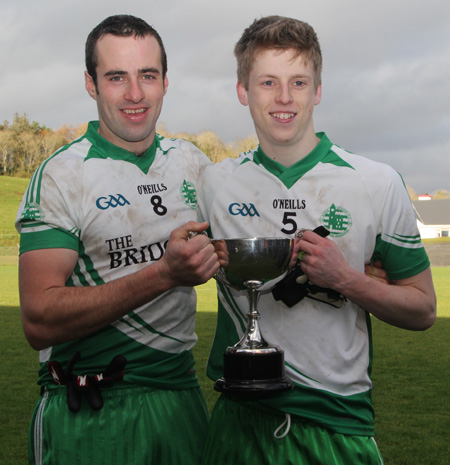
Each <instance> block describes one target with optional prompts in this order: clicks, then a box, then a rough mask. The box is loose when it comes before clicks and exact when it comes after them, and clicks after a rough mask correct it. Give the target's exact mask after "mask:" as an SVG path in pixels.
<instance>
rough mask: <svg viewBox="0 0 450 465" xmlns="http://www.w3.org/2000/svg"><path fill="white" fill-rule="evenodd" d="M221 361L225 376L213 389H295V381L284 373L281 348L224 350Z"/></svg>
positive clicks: (245, 391) (259, 391) (256, 391)
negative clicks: (268, 349)
mask: <svg viewBox="0 0 450 465" xmlns="http://www.w3.org/2000/svg"><path fill="white" fill-rule="evenodd" d="M223 361H224V370H223V374H224V377H223V378H220V379H219V380H218V381H217V382H216V383H215V385H214V389H215V390H216V391H219V392H228V393H236V394H251V395H256V394H258V395H269V394H273V393H278V392H284V391H290V390H292V389H293V388H294V383H293V382H292V381H291V380H290V379H289V378H287V377H286V376H285V375H284V352H283V351H282V350H275V351H273V349H272V350H271V351H269V352H264V351H260V350H254V351H253V350H251V349H246V350H241V351H237V352H225V354H224V357H223Z"/></svg>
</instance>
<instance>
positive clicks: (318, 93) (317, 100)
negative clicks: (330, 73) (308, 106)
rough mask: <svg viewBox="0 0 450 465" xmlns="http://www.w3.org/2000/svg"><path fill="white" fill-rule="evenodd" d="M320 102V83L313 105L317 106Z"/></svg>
mask: <svg viewBox="0 0 450 465" xmlns="http://www.w3.org/2000/svg"><path fill="white" fill-rule="evenodd" d="M321 101H322V83H320V84H319V85H318V87H317V90H316V98H315V101H314V105H319V103H320V102H321Z"/></svg>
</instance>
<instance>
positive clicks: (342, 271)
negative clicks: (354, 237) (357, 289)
mask: <svg viewBox="0 0 450 465" xmlns="http://www.w3.org/2000/svg"><path fill="white" fill-rule="evenodd" d="M297 249H298V250H299V252H300V253H301V252H303V253H302V255H301V262H300V267H301V269H302V271H303V272H304V273H305V274H306V276H307V277H308V280H309V281H311V282H312V283H313V284H315V285H317V286H320V287H325V288H331V289H337V288H339V287H340V285H341V283H342V282H345V281H346V280H347V279H348V270H349V268H350V265H349V264H348V263H347V261H346V260H345V258H344V256H343V255H342V253H341V251H340V250H339V248H338V246H337V245H336V244H335V242H334V241H332V240H330V239H328V238H323V237H320V236H319V235H318V234H316V233H314V232H313V231H309V230H308V231H305V232H304V233H303V235H302V238H301V239H300V240H299V241H298V243H297Z"/></svg>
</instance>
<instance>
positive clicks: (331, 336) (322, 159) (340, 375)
mask: <svg viewBox="0 0 450 465" xmlns="http://www.w3.org/2000/svg"><path fill="white" fill-rule="evenodd" d="M318 137H319V138H320V139H321V140H320V143H319V144H318V145H317V147H316V148H315V149H314V150H313V151H312V152H311V153H310V154H309V155H308V156H307V157H305V158H304V159H302V160H301V161H299V162H297V163H296V164H294V165H293V166H291V167H289V168H286V167H284V166H282V165H281V164H279V163H277V162H275V161H273V160H271V159H269V158H268V157H267V156H266V155H265V154H264V153H263V152H262V150H261V148H258V149H257V150H256V151H250V152H248V153H243V154H241V155H240V156H239V157H238V158H237V159H228V160H225V161H223V162H221V163H218V164H215V165H213V166H211V167H208V168H207V169H206V170H205V171H204V173H203V175H202V177H201V178H200V183H199V188H198V195H199V204H200V211H201V213H202V216H203V217H204V219H205V220H207V221H210V227H211V234H212V237H214V238H241V237H293V236H294V234H295V232H296V231H298V230H299V229H302V228H306V229H314V228H316V227H318V226H320V225H323V226H325V227H326V228H327V229H328V230H329V231H330V232H331V234H330V236H329V238H331V239H332V240H334V241H335V242H336V244H337V245H338V246H339V248H340V250H341V252H342V253H343V255H344V256H345V258H346V260H347V261H348V262H349V264H350V265H351V266H352V267H353V268H354V269H356V270H359V271H361V272H364V264H366V263H369V262H370V261H371V260H372V259H374V258H375V257H376V258H378V259H381V261H382V263H383V265H384V268H385V269H386V271H387V272H388V274H389V276H390V278H391V279H402V278H407V277H410V276H413V275H415V274H417V273H419V272H421V271H423V270H424V269H426V268H427V267H428V266H429V260H428V257H427V255H426V253H425V251H424V248H423V246H422V244H421V242H420V236H419V232H418V229H417V224H416V218H415V215H414V212H413V209H412V206H411V202H410V199H409V197H408V194H407V191H406V189H405V187H404V184H403V182H402V179H401V177H400V176H399V175H398V174H397V173H396V172H395V171H394V170H393V169H392V168H390V167H389V166H387V165H383V164H380V163H376V162H373V161H371V160H368V159H366V158H363V157H360V156H357V155H353V154H351V153H349V152H347V151H345V150H343V149H341V148H339V147H337V146H335V145H333V144H332V143H331V142H330V140H329V139H328V138H327V136H326V135H325V134H323V133H320V134H318ZM218 292H219V316H218V326H217V330H216V334H215V339H214V343H213V347H212V350H211V354H210V359H209V362H208V375H209V376H210V377H211V378H212V379H214V380H216V379H218V378H220V377H221V376H223V370H222V367H223V352H224V351H225V349H226V347H227V346H232V345H234V344H236V343H237V342H238V340H239V339H240V338H241V336H242V335H243V333H244V331H245V326H246V314H247V313H248V300H247V294H246V292H245V291H244V292H239V291H235V290H232V289H228V288H226V287H224V286H223V285H220V284H219V285H218ZM258 309H259V311H260V313H261V320H260V324H261V330H262V334H263V337H264V338H265V339H266V340H267V342H269V343H270V344H272V345H278V346H280V347H281V348H282V349H283V350H284V352H285V365H286V373H287V375H288V376H289V377H290V378H291V379H292V380H293V381H294V383H295V389H294V390H293V391H292V392H289V393H284V394H281V395H278V396H276V397H274V398H273V399H270V400H264V401H263V402H264V403H265V404H266V405H268V406H270V407H272V408H275V409H279V410H281V411H283V412H286V413H292V414H296V415H299V416H301V417H303V418H305V419H306V420H307V421H313V422H316V423H319V424H321V425H323V426H325V427H327V428H330V429H332V430H334V431H336V432H340V433H344V434H357V435H372V434H373V409H372V405H371V388H372V383H371V378H370V371H371V365H372V346H371V330H370V317H369V315H368V313H366V312H365V311H364V310H362V309H361V308H360V307H358V306H357V305H355V304H353V303H352V302H349V301H347V302H346V303H345V304H344V306H343V307H342V308H339V309H338V308H335V307H332V306H330V305H327V304H326V303H323V302H320V301H316V300H313V299H308V298H305V299H303V300H302V301H300V302H299V303H298V304H296V305H295V306H294V307H292V308H288V307H287V306H286V305H285V304H284V303H282V302H281V301H275V300H274V298H273V296H272V294H271V293H263V294H262V295H261V298H260V300H259V304H258Z"/></svg>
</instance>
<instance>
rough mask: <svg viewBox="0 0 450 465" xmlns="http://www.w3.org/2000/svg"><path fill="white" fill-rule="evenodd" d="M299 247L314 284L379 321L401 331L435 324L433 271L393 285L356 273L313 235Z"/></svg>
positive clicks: (307, 234) (332, 247) (326, 241)
mask: <svg viewBox="0 0 450 465" xmlns="http://www.w3.org/2000/svg"><path fill="white" fill-rule="evenodd" d="M298 247H299V250H301V251H303V252H304V254H303V256H302V261H301V268H302V270H303V272H304V273H305V274H306V275H307V276H308V279H309V280H310V281H311V282H312V283H314V284H316V285H318V286H322V287H327V288H331V289H334V290H335V291H337V292H339V293H340V294H342V295H344V296H345V297H347V299H349V300H350V301H352V302H353V303H355V304H357V305H359V306H360V307H362V308H364V310H366V311H368V312H370V313H372V314H373V315H374V316H376V317H377V318H378V319H380V320H382V321H384V322H386V323H389V324H391V325H394V326H398V327H400V328H404V329H412V330H423V329H426V328H428V327H430V326H431V325H432V324H433V323H434V321H435V319H436V295H435V292H434V287H433V281H432V277H431V269H430V268H427V269H426V270H424V271H422V272H421V273H419V274H417V275H415V276H411V277H410V278H407V279H400V280H395V281H392V285H390V284H389V283H387V282H385V281H384V280H383V279H381V280H377V279H373V278H372V277H371V276H366V275H365V274H363V273H360V272H359V271H357V270H354V269H353V268H352V267H351V266H350V265H349V264H348V263H347V261H346V260H345V258H344V257H343V255H342V253H341V252H340V250H339V248H338V246H337V245H336V244H335V243H334V242H333V241H332V240H329V239H327V238H322V237H320V236H318V235H317V234H314V233H313V232H312V231H306V232H305V233H304V234H303V238H302V240H300V241H299V245H298ZM372 272H375V270H373V269H372Z"/></svg>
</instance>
